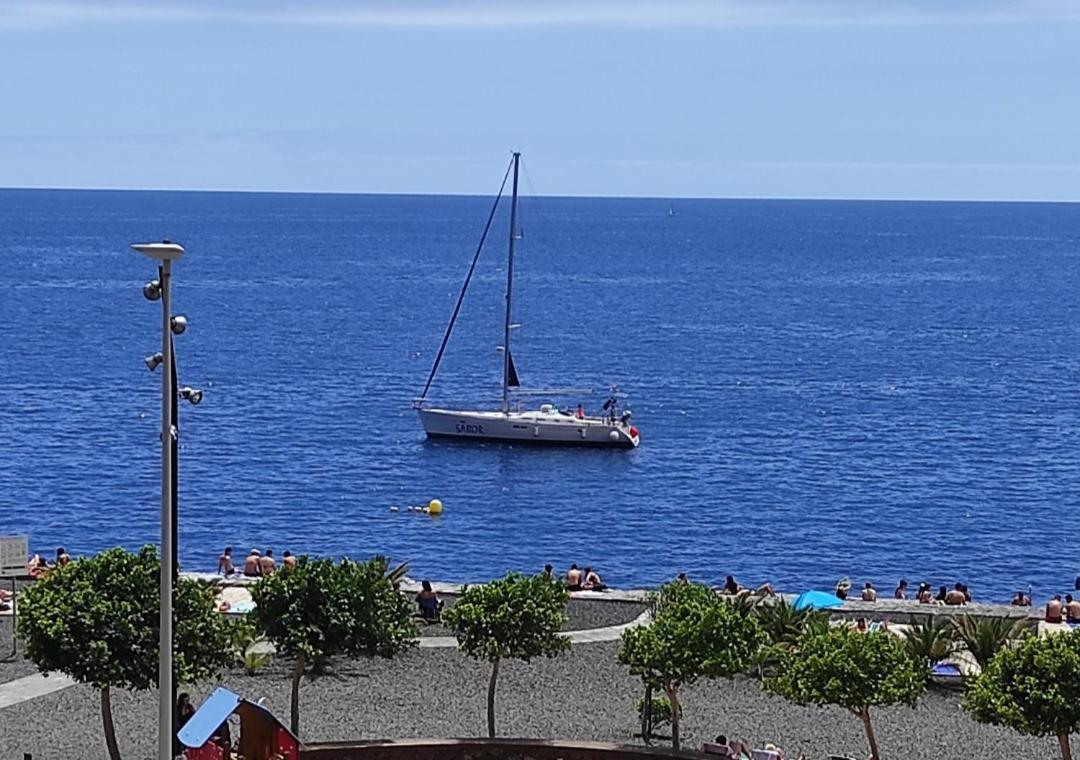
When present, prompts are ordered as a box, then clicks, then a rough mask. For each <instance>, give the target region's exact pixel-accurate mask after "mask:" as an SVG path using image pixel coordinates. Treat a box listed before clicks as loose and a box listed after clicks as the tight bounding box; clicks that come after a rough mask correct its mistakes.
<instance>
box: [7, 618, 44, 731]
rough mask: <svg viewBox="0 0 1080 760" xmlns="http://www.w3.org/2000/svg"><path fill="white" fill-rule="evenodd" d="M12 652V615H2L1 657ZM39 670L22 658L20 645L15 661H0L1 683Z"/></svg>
mask: <svg viewBox="0 0 1080 760" xmlns="http://www.w3.org/2000/svg"><path fill="white" fill-rule="evenodd" d="M10 652H11V615H0V658H6V657H7V656H8V654H9V653H10ZM37 672H38V670H37V667H36V666H35V665H34V664H33V663H30V662H27V661H26V660H24V659H23V658H22V646H19V647H18V650H17V654H16V658H15V661H14V662H0V683H7V682H8V681H14V680H15V679H16V678H22V677H23V676H28V675H30V674H32V673H37ZM0 730H2V729H0Z"/></svg>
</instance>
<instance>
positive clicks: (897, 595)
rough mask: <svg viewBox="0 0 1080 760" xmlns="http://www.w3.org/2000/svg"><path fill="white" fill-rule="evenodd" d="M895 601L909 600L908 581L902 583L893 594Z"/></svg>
mask: <svg viewBox="0 0 1080 760" xmlns="http://www.w3.org/2000/svg"><path fill="white" fill-rule="evenodd" d="M893 599H903V600H905V601H906V600H907V581H905V580H901V581H900V584H899V585H898V586H897V587H896V591H894V592H893Z"/></svg>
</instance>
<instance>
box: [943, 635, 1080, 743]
mask: <svg viewBox="0 0 1080 760" xmlns="http://www.w3.org/2000/svg"><path fill="white" fill-rule="evenodd" d="M964 709H965V710H967V711H968V712H969V713H971V716H972V717H973V718H975V720H977V721H979V722H981V723H993V724H994V725H999V726H1008V727H1009V728H1011V729H1013V730H1014V731H1019V732H1020V733H1022V734H1027V735H1029V736H1056V737H1057V740H1058V746H1059V747H1060V748H1061V757H1062V760H1071V758H1072V751H1071V749H1070V747H1069V735H1070V734H1073V733H1075V732H1076V731H1077V730H1078V729H1080V632H1078V631H1070V632H1068V633H1055V634H1050V635H1048V636H1030V637H1028V638H1026V639H1024V640H1023V641H1022V642H1021V643H1020V644H1019V646H1017V647H1015V648H1011V649H1010V648H1006V649H1002V650H1000V651H999V652H998V653H997V654H996V655H995V656H994V658H993V659H992V660H991V661H990V662H989V663H988V664H987V667H986V668H985V669H984V670H983V672H982V673H981V674H980V675H979V676H978V677H977V678H976V679H975V681H974V682H973V683H972V684H971V686H970V688H969V689H968V693H967V696H966V697H965V698H964Z"/></svg>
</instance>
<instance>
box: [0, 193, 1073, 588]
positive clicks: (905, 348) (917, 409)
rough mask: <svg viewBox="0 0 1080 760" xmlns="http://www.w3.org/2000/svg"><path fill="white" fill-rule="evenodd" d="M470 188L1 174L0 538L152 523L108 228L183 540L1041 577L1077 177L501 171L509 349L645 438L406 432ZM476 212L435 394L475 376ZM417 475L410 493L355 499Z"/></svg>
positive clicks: (77, 542)
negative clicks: (904, 192)
mask: <svg viewBox="0 0 1080 760" xmlns="http://www.w3.org/2000/svg"><path fill="white" fill-rule="evenodd" d="M489 203H490V200H489V199H485V198H460V197H400V196H327V195H272V194H229V193H165V192H90V191H87V192H76V191H71V192H68V191H14V190H12V191H0V534H5V533H13V532H18V533H22V532H26V533H29V534H30V538H31V544H32V546H33V548H34V549H35V550H37V551H43V552H44V551H51V550H52V549H53V548H54V547H56V546H57V545H61V544H62V545H65V546H66V547H67V548H68V550H69V551H73V552H78V553H85V552H91V551H95V550H98V549H101V548H104V547H107V546H112V545H116V544H123V545H126V546H129V547H134V546H137V545H139V544H141V543H144V542H154V541H155V540H156V536H157V530H158V527H157V526H158V522H157V520H158V512H157V509H158V483H159V480H158V478H159V469H158V467H159V464H158V462H159V460H158V426H159V424H160V417H159V411H158V410H159V406H158V404H159V398H160V397H159V393H160V384H159V381H158V378H157V377H156V376H152V375H150V374H149V373H147V372H146V369H145V367H144V365H143V363H142V359H143V356H145V355H147V354H149V353H153V352H154V351H155V350H157V348H158V329H159V321H158V320H159V306H158V304H150V303H148V302H146V301H145V300H144V299H143V297H142V295H141V292H140V289H141V285H142V283H143V282H144V281H146V280H147V279H150V278H151V277H152V275H153V269H152V267H151V265H150V264H149V262H147V261H146V260H144V259H143V258H142V257H140V256H139V255H137V254H135V253H133V252H132V251H130V250H129V249H128V247H127V246H128V244H130V243H132V242H138V241H143V240H157V239H161V238H169V239H172V240H179V241H181V242H182V243H183V244H184V245H185V246H186V248H187V250H188V255H187V256H186V257H185V258H184V259H183V260H182V261H181V262H180V263H179V264H178V266H177V270H176V281H175V290H174V301H175V305H176V309H177V311H179V312H181V313H184V314H186V315H187V316H188V318H189V319H190V322H191V327H190V328H189V330H188V332H187V333H186V334H184V335H183V336H181V337H179V338H178V339H177V350H178V354H179V362H180V375H181V383H182V384H190V385H193V386H197V387H201V388H204V389H205V390H206V398H205V400H204V402H203V404H202V405H201V406H199V407H197V408H192V407H184V408H183V410H182V421H181V429H182V451H181V457H182V459H181V487H180V489H181V495H180V503H181V510H182V516H181V555H182V560H183V562H184V564H185V566H186V567H188V568H191V569H208V568H212V566H213V563H214V558H215V557H216V554H217V552H218V551H219V550H220V548H221V547H222V546H223V545H224V544H227V543H228V544H232V545H233V546H234V547H236V551H237V552H238V553H240V554H243V553H244V552H245V551H246V550H247V549H249V548H250V547H252V546H258V547H260V548H265V547H267V546H270V547H272V548H274V549H275V551H276V552H277V553H278V554H279V555H280V552H281V551H282V550H284V549H291V550H292V551H293V552H311V553H319V554H330V555H339V554H346V553H347V554H351V555H354V556H366V555H368V554H371V553H375V552H383V553H388V554H390V555H391V556H392V557H394V558H396V559H408V560H412V562H413V563H414V566H415V570H414V574H416V575H420V576H430V577H434V578H441V579H454V580H470V579H482V578H485V577H490V576H492V575H494V574H500V573H502V572H503V571H505V570H507V569H511V568H512V569H519V570H533V569H536V568H539V567H541V566H542V565H543V564H544V563H545V562H548V561H550V562H553V563H554V564H555V565H556V566H557V567H565V566H566V565H567V564H568V563H569V562H571V561H576V562H578V563H591V564H592V565H594V566H596V567H597V568H598V569H599V570H600V572H601V574H603V575H604V576H605V578H606V579H607V580H609V581H610V582H612V583H614V584H615V585H622V586H627V585H639V584H652V583H657V582H659V581H661V580H664V579H666V578H669V577H671V576H673V575H674V574H675V573H676V572H678V571H680V570H685V571H687V572H689V573H690V574H691V576H694V577H698V578H701V579H704V580H710V581H715V580H718V579H721V578H722V577H723V576H724V575H725V574H727V573H734V574H735V575H736V577H738V578H739V579H740V580H741V581H743V582H745V583H757V582H760V581H763V580H766V579H768V580H771V581H772V582H773V583H774V584H778V585H780V586H782V587H784V588H785V589H791V590H801V589H802V588H804V587H808V586H831V585H832V584H833V583H835V581H836V579H837V578H839V577H841V576H850V577H851V578H852V580H853V581H854V582H855V583H857V584H858V583H860V582H862V581H863V580H864V579H866V578H870V579H873V580H874V581H876V582H877V584H878V585H879V586H882V587H886V586H887V587H888V588H890V589H891V585H892V584H893V583H895V581H896V580H897V579H898V578H900V577H906V578H907V579H908V580H909V581H912V582H915V581H918V580H920V579H927V580H929V581H931V582H933V583H935V584H937V583H952V582H953V581H955V580H964V581H967V582H968V583H969V584H970V585H971V587H972V589H973V591H974V593H975V594H976V596H980V597H987V596H989V597H1007V595H1008V594H1009V593H1010V591H1012V590H1015V589H1017V588H1021V587H1023V588H1025V589H1026V587H1027V586H1028V585H1029V584H1031V585H1032V586H1033V587H1034V589H1035V592H1036V594H1046V593H1050V592H1052V591H1059V590H1066V589H1067V588H1071V585H1072V580H1073V578H1074V577H1075V576H1076V575H1077V573H1078V571H1080V561H1078V559H1080V558H1078V557H1077V552H1076V550H1075V548H1074V547H1075V545H1076V537H1077V536H1080V514H1078V510H1077V507H1078V494H1080V455H1078V451H1080V435H1078V429H1080V411H1078V410H1080V393H1078V391H1077V389H1078V387H1080V360H1078V359H1077V352H1078V350H1080V206H1075V205H1054V204H967V203H861V202H833V201H829V202H796V201H792V202H783V201H722V200H715V201H714V200H701V201H690V200H687V201H677V202H676V203H675V204H674V208H675V211H676V215H675V216H669V215H668V206H669V204H668V202H667V201H666V200H665V201H660V200H625V199H619V200H615V199H555V198H548V199H525V200H524V201H523V204H522V223H523V228H524V239H523V241H522V246H521V249H520V250H521V256H520V259H519V266H518V272H519V275H520V276H519V278H518V280H517V283H518V286H517V290H516V293H515V300H516V306H517V314H516V315H515V320H516V321H520V322H521V323H522V324H523V327H522V329H521V330H519V331H516V332H515V341H516V343H515V359H516V360H517V364H518V368H519V370H520V372H521V374H522V379H523V382H524V383H526V384H527V385H531V386H534V387H537V386H539V387H551V386H565V385H572V386H581V385H586V386H602V385H603V384H604V383H606V382H608V381H615V382H618V383H619V384H620V385H621V386H622V387H623V388H624V389H625V390H626V391H628V392H629V393H630V394H631V398H630V407H631V408H632V409H633V411H634V419H635V422H636V424H637V425H638V427H639V428H640V429H641V431H642V436H643V444H642V446H641V448H640V449H638V450H636V451H633V452H621V451H620V452H610V451H581V450H556V449H550V450H546V449H532V448H518V447H504V446H496V445H480V446H470V445H461V444H446V443H431V442H427V441H426V440H425V439H424V437H423V434H422V432H421V429H420V426H419V423H418V421H417V420H416V418H415V415H414V413H413V412H412V411H411V409H410V406H409V405H410V401H411V399H412V398H413V397H414V396H415V395H416V394H417V393H418V391H419V389H420V387H422V385H423V382H424V379H425V378H426V375H427V372H428V370H429V368H430V363H431V359H432V357H433V354H434V351H435V349H436V347H437V345H438V341H439V337H440V336H441V334H442V330H443V328H444V326H445V322H446V319H447V317H448V315H449V313H450V310H451V308H452V306H453V302H454V299H455V297H456V295H457V291H458V288H459V287H460V283H461V280H462V278H463V276H464V274H465V270H466V267H467V265H468V260H469V256H470V255H471V253H472V249H473V247H474V246H475V244H476V241H477V239H478V236H479V232H480V229H481V227H482V224H483V221H484V217H485V214H486V212H487V208H488V206H489ZM493 236H494V238H493V241H494V242H493V243H492V244H491V246H490V247H489V249H488V250H487V251H486V252H485V255H484V257H483V258H482V259H481V264H480V271H479V274H478V279H477V281H476V283H475V287H474V290H473V291H471V292H470V298H469V299H468V300H467V301H466V305H465V309H464V311H463V314H462V317H461V320H460V322H459V325H458V327H457V330H456V332H455V335H454V340H453V341H452V342H451V344H450V349H449V351H448V355H447V359H446V361H445V364H444V369H443V371H442V372H441V373H440V376H439V378H438V381H437V383H436V389H435V396H436V398H437V399H439V400H442V401H446V402H466V403H478V402H488V401H490V402H494V401H495V400H496V398H497V396H498V393H499V386H498V383H499V373H500V370H501V359H500V355H499V353H498V352H497V350H496V347H497V345H498V344H499V343H500V342H501V329H502V328H501V308H502V305H501V300H500V298H501V295H502V278H503V277H504V269H503V267H504V245H505V236H506V229H505V221H504V222H503V226H502V227H499V228H496V229H495V230H494V231H493ZM577 400H578V399H576V398H575V399H569V400H568V401H572V402H574V403H576V401H577ZM585 400H586V404H587V406H589V407H590V408H591V407H596V406H598V405H599V403H600V402H601V401H602V397H600V396H598V397H592V398H587V399H585ZM432 497H438V498H441V499H442V500H443V502H444V503H445V505H446V511H445V514H444V515H443V516H442V518H440V519H437V520H436V519H430V518H427V517H423V516H419V515H415V514H409V513H407V512H404V511H403V512H399V513H392V512H390V511H389V509H388V508H389V507H390V505H399V506H402V507H404V506H406V505H409V504H417V503H421V502H426V501H427V500H428V499H430V498H432Z"/></svg>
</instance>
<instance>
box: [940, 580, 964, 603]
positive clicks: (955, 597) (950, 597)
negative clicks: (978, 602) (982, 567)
mask: <svg viewBox="0 0 1080 760" xmlns="http://www.w3.org/2000/svg"><path fill="white" fill-rule="evenodd" d="M967 600H968V599H967V594H965V593H964V584H963V583H957V584H956V585H955V586H953V589H952V591H950V592H949V593H947V594H945V604H948V605H949V606H951V607H958V606H960V605H961V604H967Z"/></svg>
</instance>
